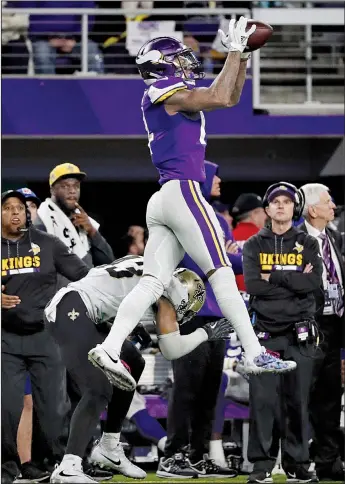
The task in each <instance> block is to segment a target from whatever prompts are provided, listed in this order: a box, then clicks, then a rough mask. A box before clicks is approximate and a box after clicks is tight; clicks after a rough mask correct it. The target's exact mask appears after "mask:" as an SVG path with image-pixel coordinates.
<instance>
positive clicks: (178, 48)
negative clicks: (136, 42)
mask: <svg viewBox="0 0 345 484" xmlns="http://www.w3.org/2000/svg"><path fill="white" fill-rule="evenodd" d="M136 64H137V66H138V69H139V72H140V74H141V77H142V78H143V79H144V80H145V82H146V83H147V84H151V83H152V82H153V81H155V80H157V79H161V78H163V77H181V78H183V79H191V80H194V79H203V78H204V77H205V73H204V72H203V70H202V69H203V67H202V64H201V62H200V61H199V60H198V59H197V57H196V55H195V54H194V52H193V51H192V49H190V48H188V47H186V46H185V45H184V44H182V43H181V42H179V41H178V40H176V39H174V38H173V37H157V38H156V39H152V40H149V41H148V42H146V43H145V44H144V45H143V46H142V47H141V49H140V50H139V52H138V55H137V57H136Z"/></svg>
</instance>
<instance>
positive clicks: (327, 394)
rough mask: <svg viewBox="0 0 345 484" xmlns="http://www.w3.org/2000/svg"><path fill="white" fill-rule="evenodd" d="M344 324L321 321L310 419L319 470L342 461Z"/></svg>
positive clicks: (336, 319) (335, 320)
mask: <svg viewBox="0 0 345 484" xmlns="http://www.w3.org/2000/svg"><path fill="white" fill-rule="evenodd" d="M342 324H343V320H342V318H339V317H338V316H335V315H330V316H323V317H322V319H321V320H320V330H321V335H320V340H321V344H320V351H319V352H318V354H317V359H316V360H315V367H314V381H313V386H312V391H311V395H310V420H311V424H312V427H313V443H314V450H315V457H314V460H315V465H316V468H317V469H320V468H323V467H332V465H333V464H334V462H335V461H336V460H337V459H339V458H340V449H339V442H340V414H341V395H342V389H341V363H340V348H341V342H342V339H341V335H342ZM325 416H327V417H326V418H325Z"/></svg>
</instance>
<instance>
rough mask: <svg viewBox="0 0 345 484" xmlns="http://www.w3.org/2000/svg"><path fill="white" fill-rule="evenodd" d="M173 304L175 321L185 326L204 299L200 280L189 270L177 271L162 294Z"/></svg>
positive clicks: (181, 269)
mask: <svg viewBox="0 0 345 484" xmlns="http://www.w3.org/2000/svg"><path fill="white" fill-rule="evenodd" d="M164 295H166V297H167V298H168V299H169V300H170V301H171V303H172V304H173V306H174V308H175V311H176V316H177V321H178V322H179V324H180V325H181V324H185V323H186V322H187V321H189V320H191V319H192V318H194V316H196V314H197V313H198V312H199V311H200V309H201V308H202V306H203V305H204V302H205V299H206V290H205V285H204V283H203V281H202V279H201V278H200V277H199V276H198V274H196V273H195V272H193V271H190V270H189V269H184V268H180V269H177V270H176V271H175V272H174V274H173V277H172V279H171V283H170V285H169V287H168V288H167V290H166V293H165V294H164Z"/></svg>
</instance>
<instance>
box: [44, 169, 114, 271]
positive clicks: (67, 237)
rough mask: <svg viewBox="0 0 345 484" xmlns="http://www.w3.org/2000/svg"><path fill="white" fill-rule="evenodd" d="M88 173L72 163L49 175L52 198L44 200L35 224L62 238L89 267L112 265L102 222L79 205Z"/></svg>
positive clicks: (54, 170) (111, 256) (111, 252)
mask: <svg viewBox="0 0 345 484" xmlns="http://www.w3.org/2000/svg"><path fill="white" fill-rule="evenodd" d="M85 177H86V173H84V172H82V171H80V169H79V167H78V166H76V165H73V164H72V163H63V164H61V165H57V166H56V167H55V168H54V169H53V170H52V171H51V172H50V175H49V186H50V193H51V197H50V198H47V199H46V200H45V201H44V202H42V203H41V205H40V207H39V209H38V217H37V220H36V221H35V225H36V226H37V227H38V228H39V229H40V230H43V231H46V232H48V233H50V234H53V235H55V236H56V237H58V238H59V239H60V240H61V241H62V242H63V243H64V244H65V245H67V247H68V248H69V249H70V251H71V252H72V253H74V254H76V255H77V256H78V257H80V258H81V259H82V260H83V261H84V262H85V263H86V264H87V265H88V266H89V267H93V266H97V265H102V264H109V263H110V262H112V261H113V260H114V255H113V251H112V249H111V247H110V245H109V244H108V243H107V241H106V240H105V239H104V237H102V235H101V234H100V233H99V231H98V228H99V224H98V223H97V222H96V221H95V220H93V219H92V218H91V217H89V216H88V214H87V213H86V212H85V210H84V209H83V208H82V207H81V206H80V205H79V199H80V184H81V181H82V180H84V178H85Z"/></svg>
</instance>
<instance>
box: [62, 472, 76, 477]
mask: <svg viewBox="0 0 345 484" xmlns="http://www.w3.org/2000/svg"><path fill="white" fill-rule="evenodd" d="M59 474H60V476H62V477H76V474H66V472H65V471H61V472H59Z"/></svg>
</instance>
